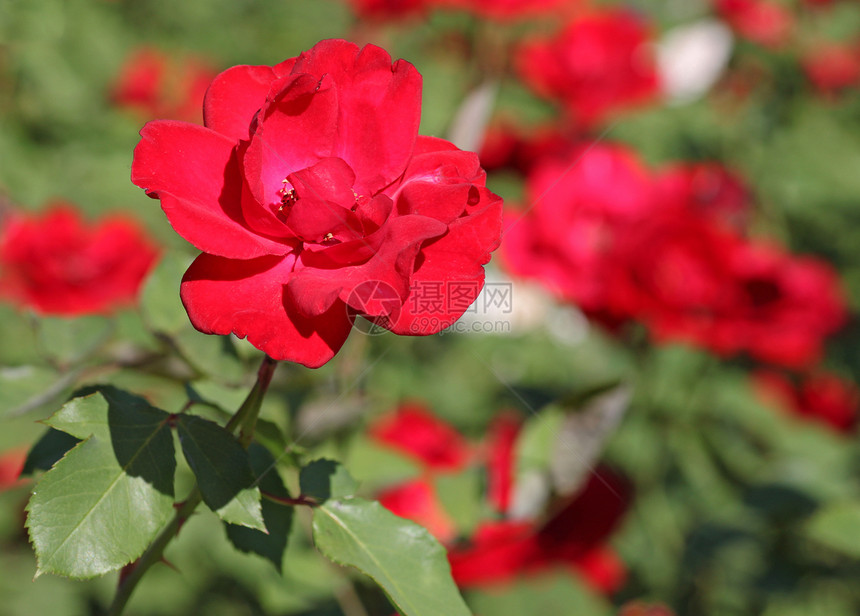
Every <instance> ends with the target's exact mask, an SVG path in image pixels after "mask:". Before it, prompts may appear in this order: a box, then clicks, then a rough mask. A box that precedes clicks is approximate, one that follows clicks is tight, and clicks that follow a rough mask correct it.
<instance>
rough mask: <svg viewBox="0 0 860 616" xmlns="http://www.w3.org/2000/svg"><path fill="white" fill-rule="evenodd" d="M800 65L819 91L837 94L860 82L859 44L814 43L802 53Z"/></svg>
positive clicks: (826, 93)
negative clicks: (813, 45) (814, 44)
mask: <svg viewBox="0 0 860 616" xmlns="http://www.w3.org/2000/svg"><path fill="white" fill-rule="evenodd" d="M801 65H802V66H803V70H804V72H805V73H806V76H807V78H808V79H809V81H810V82H811V83H812V85H813V86H814V87H815V89H816V90H817V91H818V92H819V93H821V94H824V95H833V94H837V93H839V92H840V91H842V90H845V89H847V88H852V87H856V86H857V85H858V84H860V45H857V44H853V45H847V44H837V43H823V44H819V45H816V46H815V47H813V48H812V49H810V50H809V51H807V52H806V53H805V54H804V56H803V57H802V58H801Z"/></svg>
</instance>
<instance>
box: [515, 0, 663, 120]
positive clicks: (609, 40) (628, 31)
mask: <svg viewBox="0 0 860 616" xmlns="http://www.w3.org/2000/svg"><path fill="white" fill-rule="evenodd" d="M649 37H650V34H649V31H648V27H647V25H646V24H645V22H644V21H643V20H642V19H640V18H639V17H638V16H637V15H636V14H634V13H632V12H630V11H624V10H606V11H602V12H599V13H594V14H591V15H588V16H585V17H581V18H578V19H575V20H574V21H572V22H571V23H570V24H568V25H567V27H566V28H565V29H564V30H563V31H562V32H561V33H560V34H558V35H557V36H556V37H555V38H553V39H550V40H536V41H532V42H531V43H527V44H525V45H524V46H523V47H522V48H520V50H519V53H518V55H517V58H516V64H517V69H518V72H519V74H520V76H521V77H522V79H523V81H525V82H526V84H528V85H529V86H531V87H532V88H533V89H534V90H535V91H536V92H537V93H538V94H541V95H543V96H546V97H548V98H554V99H558V100H560V101H561V102H562V103H563V104H564V105H565V107H566V108H567V110H568V111H569V112H570V114H571V115H572V116H573V119H574V121H575V122H577V123H578V124H579V125H580V126H582V127H593V126H595V125H597V124H600V123H601V122H603V121H604V120H605V119H606V117H607V116H608V115H610V114H611V113H613V112H615V111H618V110H620V109H623V108H626V107H630V106H634V105H639V104H642V103H645V102H647V101H649V100H650V99H652V98H654V97H655V96H656V94H657V73H656V70H655V64H654V59H653V57H652V54H651V53H650V52H649V51H648V47H647V44H648V42H649Z"/></svg>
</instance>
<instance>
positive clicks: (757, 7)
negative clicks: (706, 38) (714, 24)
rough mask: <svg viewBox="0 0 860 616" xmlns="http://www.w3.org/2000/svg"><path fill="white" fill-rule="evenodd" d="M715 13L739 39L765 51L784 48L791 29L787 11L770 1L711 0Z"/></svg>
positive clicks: (792, 21) (791, 21)
mask: <svg viewBox="0 0 860 616" xmlns="http://www.w3.org/2000/svg"><path fill="white" fill-rule="evenodd" d="M714 2H715V6H716V9H717V12H718V13H719V14H720V15H721V16H722V17H723V19H725V20H726V21H727V22H728V24H729V26H731V27H732V29H733V30H734V31H735V32H737V33H738V34H739V35H740V36H742V37H744V38H746V39H749V40H751V41H753V42H754V43H758V44H759V45H763V46H765V47H780V46H781V45H783V44H785V43H786V42H787V41H788V39H789V37H790V36H791V32H792V30H793V29H794V17H793V16H792V14H791V13H790V12H789V11H788V9H787V8H785V7H784V6H782V5H781V4H779V3H777V2H772V1H770V0H714Z"/></svg>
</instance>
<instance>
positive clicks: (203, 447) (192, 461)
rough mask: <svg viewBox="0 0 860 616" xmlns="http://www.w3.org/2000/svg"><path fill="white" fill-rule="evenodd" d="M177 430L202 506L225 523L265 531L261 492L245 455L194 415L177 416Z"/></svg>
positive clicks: (233, 440) (229, 436)
mask: <svg viewBox="0 0 860 616" xmlns="http://www.w3.org/2000/svg"><path fill="white" fill-rule="evenodd" d="M176 430H177V433H178V434H179V443H180V444H181V445H182V453H183V454H184V455H185V459H186V460H187V461H188V465H189V466H190V467H191V470H192V471H194V476H195V477H196V478H197V487H199V488H200V492H201V494H202V495H203V502H205V503H206V504H207V505H208V506H209V508H210V509H211V510H212V511H214V512H215V513H217V514H218V515H219V516H220V517H221V519H223V520H224V521H225V522H231V523H233V524H240V525H242V526H248V527H250V528H256V529H258V530H262V531H265V530H266V526H265V524H264V523H263V514H262V511H261V509H260V490H259V489H258V488H256V487H253V483H254V475H253V473H252V472H251V464H250V460H249V459H248V452H247V451H245V449H244V448H243V447H242V445H240V444H239V441H237V440H236V438H235V437H234V436H233V435H232V434H230V433H229V432H228V431H227V430H225V429H224V428H222V427H221V426H219V425H218V424H216V423H214V422H211V421H209V420H208V419H203V418H202V417H198V416H196V415H180V416H178V417H177V419H176Z"/></svg>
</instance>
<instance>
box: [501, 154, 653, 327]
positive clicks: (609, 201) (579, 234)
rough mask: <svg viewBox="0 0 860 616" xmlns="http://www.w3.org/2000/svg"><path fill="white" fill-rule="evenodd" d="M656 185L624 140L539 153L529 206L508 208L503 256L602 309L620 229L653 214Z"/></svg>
mask: <svg viewBox="0 0 860 616" xmlns="http://www.w3.org/2000/svg"><path fill="white" fill-rule="evenodd" d="M652 190H653V186H652V180H651V178H650V176H649V174H648V171H647V170H646V169H645V167H644V166H643V164H642V162H641V161H640V160H639V158H638V157H637V156H636V154H635V152H633V151H632V150H629V149H627V148H625V147H623V146H619V145H607V144H597V145H595V146H593V147H587V146H581V147H578V148H576V149H574V150H573V151H571V152H570V153H569V155H568V156H567V157H564V158H557V159H552V160H546V161H541V162H540V163H538V164H537V165H536V166H535V168H534V169H533V170H532V173H531V174H530V175H529V177H528V180H527V185H526V199H527V203H529V204H532V205H531V208H530V209H528V210H526V211H525V212H524V213H522V214H518V213H516V212H512V213H511V215H510V221H509V223H508V225H507V229H506V231H505V242H504V244H503V246H502V250H503V256H504V261H505V263H506V264H507V266H508V268H509V269H510V271H511V272H512V273H513V274H515V275H518V276H524V277H528V278H535V279H537V280H539V281H540V282H542V283H543V284H544V285H545V286H547V287H548V288H549V289H550V290H551V291H552V292H553V293H555V294H556V295H558V296H559V297H561V298H562V299H566V300H568V301H571V302H573V303H575V304H577V305H578V306H580V307H581V308H582V309H583V310H585V311H586V312H588V313H590V314H595V313H600V312H602V311H605V310H607V309H608V308H609V306H608V304H607V296H606V292H607V288H606V280H607V277H608V275H609V273H608V271H607V267H609V265H610V261H609V260H608V256H609V255H610V254H611V252H612V251H613V250H614V245H615V243H616V242H617V239H618V234H619V233H621V232H623V229H625V228H626V227H627V226H629V225H638V224H640V223H642V222H643V221H645V220H647V219H648V217H649V216H650V214H651V212H652V210H653V208H654V200H653V195H652Z"/></svg>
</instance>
